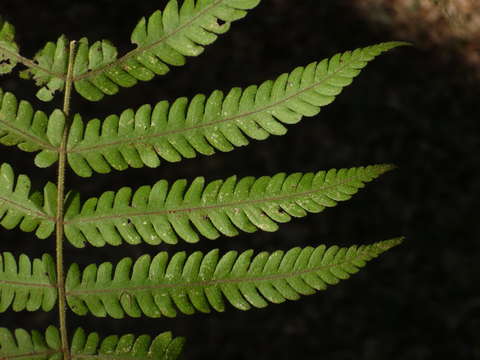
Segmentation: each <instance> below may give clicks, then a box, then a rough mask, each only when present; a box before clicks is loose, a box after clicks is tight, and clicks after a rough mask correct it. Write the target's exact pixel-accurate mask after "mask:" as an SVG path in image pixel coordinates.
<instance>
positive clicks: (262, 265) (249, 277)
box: [66, 238, 402, 318]
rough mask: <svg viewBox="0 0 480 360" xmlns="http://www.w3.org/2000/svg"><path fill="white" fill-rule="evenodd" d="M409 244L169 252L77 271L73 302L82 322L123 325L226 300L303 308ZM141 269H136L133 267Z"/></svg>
mask: <svg viewBox="0 0 480 360" xmlns="http://www.w3.org/2000/svg"><path fill="white" fill-rule="evenodd" d="M401 242H402V239H401V238H397V239H391V240H386V241H381V242H378V243H375V244H372V245H362V246H351V247H349V248H339V247H338V246H331V247H329V248H327V247H326V246H325V245H321V246H318V247H316V248H313V247H306V248H303V249H302V248H298V247H297V248H293V249H291V250H289V251H287V252H283V251H275V252H273V253H271V254H269V253H267V252H261V253H259V254H257V255H255V256H253V251H252V250H248V251H245V252H243V253H241V254H238V253H237V252H236V251H229V252H227V253H226V254H225V255H223V256H219V252H218V250H213V251H210V252H209V253H207V254H206V255H203V254H202V253H201V252H195V253H193V254H191V255H189V256H187V255H186V254H185V252H179V253H176V254H175V255H173V256H172V257H171V259H170V260H169V258H168V256H169V255H168V253H166V252H161V253H159V254H158V255H156V256H155V257H154V258H153V259H152V258H151V257H150V256H149V255H143V256H141V257H140V258H139V259H138V260H137V261H136V262H135V263H134V264H133V261H132V259H130V258H124V259H122V260H121V261H120V262H119V263H118V264H117V265H116V266H115V267H114V266H113V265H112V264H111V263H108V262H107V263H103V264H101V265H99V266H97V265H95V264H91V265H89V266H87V267H86V268H85V269H84V270H83V271H80V269H79V267H78V265H77V264H73V265H72V266H71V267H70V269H69V271H68V275H67V279H66V287H67V302H68V304H69V306H70V308H71V309H72V311H74V312H75V313H76V314H78V315H85V314H87V313H88V312H90V313H92V314H93V315H94V316H99V317H103V316H107V315H108V316H111V317H114V318H123V317H124V316H125V314H126V315H128V316H131V317H140V316H142V314H145V315H146V316H149V317H160V316H162V315H163V316H168V317H174V316H176V315H177V311H180V312H181V313H184V314H193V313H195V312H196V311H200V312H205V313H208V312H210V311H211V309H212V308H213V309H214V310H216V311H224V310H225V300H224V299H226V300H227V301H228V302H229V303H230V304H232V305H233V306H234V307H236V308H237V309H240V310H248V309H250V308H251V307H252V306H253V307H257V308H263V307H265V306H267V305H268V303H269V302H271V303H282V302H284V301H285V300H297V299H299V298H300V295H310V294H313V293H315V292H316V291H318V290H324V289H326V288H327V286H328V285H335V284H337V283H338V282H340V280H344V279H348V278H349V277H350V275H351V274H354V273H356V272H357V271H359V269H360V268H361V267H363V266H365V264H366V262H367V261H369V260H371V259H373V258H375V257H377V256H378V255H380V254H381V253H383V252H385V251H387V250H389V249H390V248H392V247H394V246H396V245H398V244H400V243H401ZM132 264H133V267H132Z"/></svg>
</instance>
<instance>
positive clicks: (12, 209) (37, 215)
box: [0, 163, 57, 239]
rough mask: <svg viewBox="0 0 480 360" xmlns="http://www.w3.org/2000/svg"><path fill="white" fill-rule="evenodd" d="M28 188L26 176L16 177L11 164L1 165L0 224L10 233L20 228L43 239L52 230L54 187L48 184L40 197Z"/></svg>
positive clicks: (55, 192)
mask: <svg viewBox="0 0 480 360" xmlns="http://www.w3.org/2000/svg"><path fill="white" fill-rule="evenodd" d="M30 187H31V182H30V179H29V178H28V177H27V176H26V175H19V176H17V177H15V174H14V172H13V169H12V167H11V166H10V165H8V164H6V163H3V164H2V165H1V166H0V225H2V226H3V227H5V228H6V229H9V230H10V229H13V228H15V227H16V226H19V227H20V229H21V230H22V231H26V232H31V231H35V235H36V236H37V237H39V238H40V239H45V238H47V237H48V236H50V235H51V234H52V232H53V230H54V229H55V212H56V202H57V187H56V186H55V184H53V183H50V182H49V183H48V184H47V185H46V186H45V187H44V189H43V194H42V193H40V192H38V191H37V192H33V193H32V192H31V191H30Z"/></svg>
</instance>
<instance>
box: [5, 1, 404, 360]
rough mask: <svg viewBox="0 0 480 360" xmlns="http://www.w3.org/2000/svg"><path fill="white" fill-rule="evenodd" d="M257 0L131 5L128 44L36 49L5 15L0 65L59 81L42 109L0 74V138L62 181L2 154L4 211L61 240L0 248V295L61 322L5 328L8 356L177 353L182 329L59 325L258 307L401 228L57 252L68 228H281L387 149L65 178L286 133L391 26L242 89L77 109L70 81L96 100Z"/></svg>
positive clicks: (200, 41)
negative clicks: (36, 179) (148, 251)
mask: <svg viewBox="0 0 480 360" xmlns="http://www.w3.org/2000/svg"><path fill="white" fill-rule="evenodd" d="M259 3H260V0H184V1H183V2H182V3H181V4H179V3H178V1H176V0H171V1H169V2H168V4H167V5H166V7H165V9H164V10H163V11H157V12H155V13H153V14H152V15H151V16H149V17H148V18H143V19H141V20H140V22H139V23H138V25H137V26H136V27H135V28H134V30H133V32H132V36H131V42H132V44H134V45H136V47H135V48H134V50H132V51H130V52H128V53H127V54H125V55H123V56H118V54H117V50H116V47H115V46H114V45H112V44H111V43H110V42H109V41H106V40H103V41H97V42H95V43H93V44H91V43H89V41H88V40H87V39H85V38H84V39H81V40H79V41H69V40H67V39H66V37H65V36H61V37H60V38H59V39H58V40H56V41H54V42H48V43H47V44H46V45H45V46H44V47H43V48H42V49H41V50H39V51H38V53H37V54H36V55H35V57H34V58H33V59H32V60H30V59H27V58H25V57H23V56H22V55H20V52H19V46H18V45H17V43H16V42H15V33H14V28H13V26H12V25H11V24H10V23H9V22H7V21H5V20H2V19H0V73H3V74H6V73H10V72H11V71H12V70H13V69H14V68H15V66H16V65H17V64H19V63H20V64H21V65H24V66H25V67H26V69H25V70H23V71H22V72H21V73H20V75H21V76H22V78H25V79H33V80H34V81H35V83H36V85H37V86H39V87H40V90H39V91H38V93H37V96H38V98H39V99H41V100H43V101H50V100H52V99H53V98H54V96H55V95H56V94H57V93H63V94H64V95H63V107H62V109H56V110H54V111H53V112H51V113H50V114H46V113H45V112H43V111H41V110H36V109H34V107H33V106H32V105H31V104H30V103H29V102H27V101H25V100H19V99H17V97H16V96H15V95H14V94H12V93H10V92H7V91H3V90H1V89H0V143H2V144H3V145H6V146H17V147H18V148H19V149H21V150H23V151H26V152H35V153H36V155H35V160H34V162H35V164H36V165H37V166H38V167H40V168H44V167H49V166H52V165H54V164H56V166H57V167H58V178H57V180H56V182H55V183H53V182H49V183H47V184H45V186H44V187H43V189H39V190H32V189H31V182H30V179H29V177H28V176H27V175H23V174H16V173H15V171H14V169H13V167H12V165H10V164H8V163H3V164H2V165H1V167H0V224H1V225H2V226H3V227H4V228H5V229H8V230H12V229H14V228H19V229H20V230H22V231H25V232H32V233H34V234H35V236H36V237H38V238H40V239H47V238H54V239H55V243H56V253H55V256H51V255H49V254H45V255H43V256H42V257H41V258H36V259H32V258H30V257H29V256H28V255H26V254H12V253H10V252H3V253H1V254H0V311H2V312H3V311H7V310H13V311H37V310H42V311H51V310H53V309H54V307H55V306H58V314H59V319H58V324H57V326H53V325H50V326H48V327H47V328H46V329H45V330H44V331H38V330H31V331H27V330H24V329H16V330H12V329H6V328H0V357H1V358H2V359H13V358H22V359H61V358H63V359H66V360H68V359H72V358H80V357H88V358H92V359H93V358H97V359H102V358H108V359H120V358H121V359H125V358H129V359H137V358H138V359H141V358H155V359H175V358H177V357H178V356H179V355H180V353H181V349H182V346H183V338H180V337H177V338H174V337H172V335H171V334H170V333H169V332H165V333H162V334H160V335H158V336H156V337H154V338H151V337H150V336H148V335H131V334H127V335H121V336H117V335H111V336H106V337H103V338H100V336H99V335H98V334H97V333H89V334H87V333H85V331H84V330H83V329H76V330H75V331H74V333H73V336H72V337H71V338H69V336H68V334H67V329H68V323H67V311H72V312H74V313H75V314H78V315H87V314H91V315H93V316H99V317H106V316H108V317H112V318H124V317H127V316H130V317H141V316H147V317H161V316H167V317H174V316H176V315H177V314H178V313H183V314H193V313H195V312H205V313H206V312H210V311H212V310H215V311H224V310H225V308H226V306H227V304H231V305H233V306H234V307H236V308H237V309H241V310H248V309H250V308H252V307H257V308H262V307H265V306H267V305H268V304H269V303H281V302H283V301H285V300H296V299H298V298H299V297H300V296H301V295H309V294H313V293H315V292H316V291H318V290H324V289H325V288H326V287H327V286H328V285H334V284H337V283H338V282H339V281H340V280H343V279H347V278H349V277H350V275H351V274H354V273H356V272H357V271H358V270H359V269H360V268H361V267H363V266H364V265H365V264H366V262H367V261H369V260H371V259H372V258H374V257H377V256H378V255H380V254H381V253H383V252H385V251H387V250H389V249H390V248H392V247H393V246H396V245H397V244H399V243H400V242H401V239H400V238H397V239H392V240H386V241H381V242H377V243H374V244H372V245H362V246H352V247H348V248H339V247H337V246H329V247H327V246H325V245H320V246H312V247H310V246H309V247H305V248H299V247H295V248H292V249H290V250H288V251H281V250H278V251H274V252H272V253H267V252H258V253H254V251H253V250H247V251H244V252H236V251H229V252H226V253H223V254H221V253H220V252H219V251H218V250H212V251H209V252H207V253H205V254H204V253H202V252H199V251H197V252H193V253H191V254H187V253H185V252H177V253H173V254H172V253H167V252H160V253H158V255H156V256H153V257H151V256H149V255H144V256H141V257H139V258H138V259H132V258H124V259H122V260H121V261H119V262H118V263H117V264H112V263H110V262H105V263H102V264H95V263H93V264H91V265H88V266H86V267H84V268H80V267H79V266H78V265H77V264H75V263H73V264H70V265H66V264H64V259H63V256H64V251H63V247H64V245H65V244H64V243H65V240H66V241H68V242H69V243H70V244H71V245H73V246H74V247H77V248H83V247H87V246H96V247H100V246H119V245H122V244H123V243H129V244H138V243H141V242H145V243H148V244H151V245H158V244H161V243H166V244H170V245H174V244H177V243H178V242H179V241H185V242H188V243H195V242H198V241H200V240H202V239H216V238H218V237H220V236H221V235H226V236H228V237H233V236H236V235H238V234H239V233H241V232H247V233H252V232H255V231H257V230H259V229H260V230H264V231H276V230H277V229H278V227H279V224H280V223H285V222H288V221H290V220H292V218H296V217H303V216H305V215H307V213H318V212H321V211H323V210H325V209H326V208H327V207H333V206H336V205H337V203H338V202H339V201H345V200H348V199H350V198H351V197H352V195H354V194H355V193H356V192H357V191H358V190H359V189H360V188H362V187H364V186H365V184H366V183H368V182H370V181H372V180H374V179H375V178H377V177H379V176H380V175H382V174H383V173H385V172H387V171H389V170H390V169H391V168H392V167H391V166H390V165H382V164H380V165H373V166H366V167H354V168H351V169H340V170H336V169H331V170H328V171H318V172H315V173H293V174H284V173H279V174H276V175H272V176H262V177H259V178H254V177H250V176H247V177H241V178H237V177H236V176H232V177H229V178H227V179H223V180H214V181H211V180H205V179H204V178H203V177H198V178H196V179H194V180H192V181H190V182H188V181H187V180H177V181H175V182H173V183H171V184H169V183H168V182H167V181H166V180H158V181H157V182H155V183H154V184H152V185H144V186H141V187H140V188H138V189H131V188H129V187H124V188H121V189H117V190H112V191H107V192H105V193H103V194H100V195H99V196H98V197H93V198H90V199H84V198H82V196H81V194H79V193H78V192H75V191H74V190H67V189H65V175H66V172H67V167H70V168H71V170H73V172H75V173H76V174H77V175H79V176H82V177H91V176H93V175H94V173H108V172H111V171H113V170H116V171H121V170H125V169H127V168H130V167H132V168H140V167H143V166H148V167H157V166H160V165H161V163H162V162H163V161H168V162H178V161H181V160H182V159H183V158H193V157H196V156H197V155H198V154H201V155H212V154H214V153H215V152H216V151H222V152H226V151H231V150H233V149H234V148H235V147H239V146H245V145H247V144H248V143H249V142H250V140H251V139H255V140H264V139H266V138H268V137H269V136H270V135H283V134H285V133H286V131H287V125H291V124H295V123H298V122H299V121H300V120H301V119H303V118H304V117H312V116H315V115H317V114H318V113H319V111H320V109H321V108H322V107H323V106H325V105H328V104H329V103H331V102H332V101H333V100H334V99H335V97H336V96H337V95H338V94H339V93H340V92H341V91H342V89H343V88H344V87H345V86H347V85H349V84H350V83H351V82H352V80H353V78H354V77H356V76H357V75H358V74H359V73H360V71H361V70H362V69H363V68H364V67H365V66H366V65H367V63H368V62H370V61H371V60H373V59H374V58H375V57H376V56H378V55H380V54H381V53H383V52H385V51H388V50H390V49H392V48H395V47H397V46H400V45H403V43H400V42H387V43H381V44H377V45H373V46H369V47H365V48H360V49H357V50H354V51H347V52H344V53H341V54H337V55H335V56H333V57H331V58H330V59H326V60H323V61H320V62H313V63H311V64H309V65H307V66H304V67H297V68H295V69H294V70H293V71H292V72H290V73H285V74H282V75H280V76H278V77H277V78H276V79H274V80H270V81H265V82H263V83H261V84H260V85H258V86H256V85H252V86H249V87H247V88H245V89H241V88H233V89H231V90H230V91H228V92H226V93H223V92H222V91H214V92H212V93H211V94H207V95H203V94H200V95H196V96H194V97H193V98H191V99H188V98H184V97H182V98H179V99H176V100H175V101H173V102H171V103H170V102H168V101H160V102H158V103H157V104H154V105H142V106H140V107H139V108H138V109H135V110H133V109H127V110H124V111H123V112H121V113H119V114H118V115H110V116H107V117H106V118H105V119H84V118H83V117H82V116H81V115H80V114H74V113H73V112H72V110H71V109H70V98H71V96H72V94H73V92H76V93H78V94H79V95H80V96H82V97H84V98H86V99H88V100H90V101H98V100H101V99H102V98H103V97H104V96H106V95H115V94H116V93H117V92H119V91H120V89H121V88H124V87H132V86H134V85H135V84H136V83H137V82H138V81H149V80H152V79H153V78H154V77H155V76H157V75H163V74H165V73H167V72H168V71H169V70H170V68H171V67H172V66H180V65H183V64H184V63H185V62H186V58H187V57H190V56H197V55H199V54H201V53H202V52H203V50H204V47H205V46H206V45H209V44H211V43H213V42H214V41H215V40H216V39H217V37H218V35H220V34H223V33H225V32H227V31H228V30H229V28H230V25H231V24H232V22H234V21H236V20H238V19H241V18H243V17H244V16H245V15H246V14H247V11H248V10H250V9H253V8H254V7H256V6H257V5H258V4H259Z"/></svg>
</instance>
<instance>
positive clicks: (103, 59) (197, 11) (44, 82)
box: [0, 0, 260, 101]
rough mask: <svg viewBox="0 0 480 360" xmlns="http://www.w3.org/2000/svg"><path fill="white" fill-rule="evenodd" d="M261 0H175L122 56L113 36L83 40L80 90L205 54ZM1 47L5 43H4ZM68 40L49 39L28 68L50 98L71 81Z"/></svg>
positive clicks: (104, 88)
mask: <svg viewBox="0 0 480 360" xmlns="http://www.w3.org/2000/svg"><path fill="white" fill-rule="evenodd" d="M259 2H260V0H242V1H239V0H196V1H195V0H185V1H183V3H182V5H181V6H179V5H178V1H177V0H170V1H169V2H168V3H167V5H166V7H165V9H164V11H163V12H161V11H156V12H155V13H153V14H152V15H151V16H150V17H149V18H148V20H147V19H145V18H143V19H141V20H140V22H139V23H138V24H137V26H136V27H135V29H134V30H133V33H132V36H131V41H132V43H133V44H134V45H136V46H137V47H136V48H135V49H134V50H132V51H130V52H129V53H127V54H125V55H124V56H122V57H120V58H118V53H117V49H116V47H115V46H114V45H112V44H111V43H110V42H109V41H107V40H103V41H97V42H95V43H93V44H92V45H91V46H90V45H89V43H88V39H86V38H83V39H81V40H80V41H79V43H78V49H77V53H76V55H75V59H74V61H73V63H74V76H73V82H74V86H75V89H76V90H77V92H78V93H79V94H80V95H82V96H83V97H84V98H86V99H88V100H90V101H98V100H101V99H102V98H103V97H104V96H105V95H113V94H116V93H117V92H118V91H119V88H120V87H131V86H134V85H135V84H136V83H137V82H138V81H139V80H140V81H149V80H152V79H153V78H154V77H155V75H163V74H166V73H167V72H168V71H169V66H181V65H184V63H185V57H186V56H198V55H200V54H201V53H202V52H203V50H204V47H205V46H206V45H209V44H211V43H213V42H214V41H215V40H216V39H217V37H218V35H220V34H223V33H225V32H227V31H228V30H229V29H230V25H231V23H232V22H233V21H236V20H239V19H241V18H243V17H244V16H245V15H246V14H247V10H250V9H253V8H254V7H255V6H257V5H258V4H259ZM0 50H1V48H0ZM68 53H69V51H68V40H67V39H66V38H65V37H64V36H62V37H60V38H59V39H58V40H57V42H56V43H53V42H49V43H47V45H46V46H45V47H44V48H43V49H42V50H41V51H39V52H38V53H37V55H36V56H35V60H36V63H37V64H38V65H37V64H33V65H35V66H30V68H29V69H28V70H27V71H26V72H24V76H26V77H28V76H32V75H33V78H34V79H35V80H36V82H37V85H39V86H43V87H42V88H41V89H40V91H39V92H38V93H37V96H38V97H39V98H40V99H41V100H43V101H50V100H51V99H52V98H53V95H54V93H55V92H56V91H62V90H63V89H64V86H65V80H66V73H67V64H68V56H69V55H68Z"/></svg>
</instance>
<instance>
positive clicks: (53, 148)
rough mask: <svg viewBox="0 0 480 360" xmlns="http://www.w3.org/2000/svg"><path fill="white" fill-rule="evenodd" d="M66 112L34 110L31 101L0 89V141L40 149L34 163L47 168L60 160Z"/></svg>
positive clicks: (30, 149)
mask: <svg viewBox="0 0 480 360" xmlns="http://www.w3.org/2000/svg"><path fill="white" fill-rule="evenodd" d="M64 127H65V115H64V113H63V112H62V111H60V110H55V111H53V112H52V114H51V115H50V116H47V115H46V114H45V113H44V112H43V111H34V110H33V108H32V105H30V103H29V102H27V101H24V100H21V101H20V102H19V101H18V100H17V98H16V97H15V95H13V94H12V93H10V92H5V93H4V92H3V90H2V89H0V144H3V145H7V146H18V148H19V149H21V150H23V151H27V152H35V151H39V150H41V151H40V153H38V154H37V155H36V157H35V164H36V165H37V166H39V167H48V166H50V165H52V164H53V163H54V162H56V161H57V160H58V146H59V145H60V143H61V141H62V135H63V129H64Z"/></svg>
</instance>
